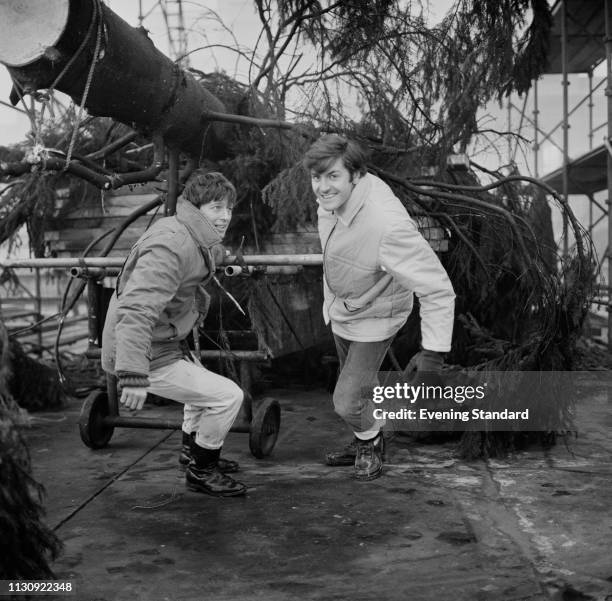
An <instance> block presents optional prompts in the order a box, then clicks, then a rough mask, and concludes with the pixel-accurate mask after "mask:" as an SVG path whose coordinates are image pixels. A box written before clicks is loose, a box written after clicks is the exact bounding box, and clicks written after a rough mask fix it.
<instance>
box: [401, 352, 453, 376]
mask: <svg viewBox="0 0 612 601" xmlns="http://www.w3.org/2000/svg"><path fill="white" fill-rule="evenodd" d="M443 365H444V357H443V356H442V353H437V352H436V351H426V350H422V351H419V352H418V353H417V354H416V355H414V356H413V357H412V359H410V362H409V363H408V365H407V367H406V370H405V371H404V374H405V375H412V374H414V373H415V372H435V373H437V372H439V371H441V370H442V366H443Z"/></svg>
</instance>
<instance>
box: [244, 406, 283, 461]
mask: <svg viewBox="0 0 612 601" xmlns="http://www.w3.org/2000/svg"><path fill="white" fill-rule="evenodd" d="M253 410H254V412H253V419H252V420H251V426H250V428H249V448H250V449H251V453H252V454H253V455H254V456H255V457H257V459H263V458H264V457H267V456H268V455H269V454H270V453H271V452H272V449H274V445H275V444H276V439H277V438H278V433H279V431H280V422H281V410H280V405H279V403H278V401H276V400H274V399H263V400H262V401H260V402H259V403H257V404H256V406H255V407H253Z"/></svg>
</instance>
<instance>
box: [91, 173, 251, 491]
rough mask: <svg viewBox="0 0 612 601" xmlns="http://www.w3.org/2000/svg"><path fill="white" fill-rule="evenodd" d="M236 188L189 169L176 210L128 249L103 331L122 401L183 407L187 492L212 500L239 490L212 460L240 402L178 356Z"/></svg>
mask: <svg viewBox="0 0 612 601" xmlns="http://www.w3.org/2000/svg"><path fill="white" fill-rule="evenodd" d="M235 201H236V190H235V188H234V186H233V185H232V184H231V182H229V181H228V180H227V179H226V178H225V177H224V176H223V175H222V174H221V173H216V172H205V171H202V170H198V171H196V172H195V173H194V174H193V175H192V176H191V178H190V179H189V181H188V182H187V184H186V186H185V189H184V191H183V194H182V196H181V197H179V199H178V202H177V207H176V215H174V216H172V217H164V218H162V219H160V220H158V221H157V222H156V223H155V224H154V225H153V226H152V227H151V228H150V229H148V230H147V231H146V232H145V233H144V234H143V235H142V236H141V237H140V239H139V240H138V241H137V242H136V244H135V245H134V246H133V248H132V250H131V251H130V254H129V256H128V258H127V260H126V262H125V264H124V265H123V268H122V270H121V273H120V274H119V277H118V278H117V286H116V290H115V292H114V294H113V296H112V298H111V301H110V303H109V307H108V313H107V316H106V322H105V325H104V333H103V337H102V367H103V368H104V370H105V371H107V372H109V373H112V374H116V376H117V378H118V382H119V388H120V390H121V397H120V403H121V404H122V405H124V406H125V407H126V408H128V409H133V410H138V409H141V408H142V406H143V405H144V402H145V400H146V398H147V394H148V393H154V394H157V395H160V396H163V397H165V398H168V399H172V400H174V401H178V402H180V403H183V404H184V410H183V427H182V430H183V450H182V453H181V458H180V461H181V463H188V464H189V465H188V466H187V469H186V472H185V478H186V483H187V486H188V488H190V489H191V490H195V491H198V492H203V493H206V494H210V495H214V496H223V497H226V496H238V495H244V494H245V492H246V486H245V485H244V484H242V483H240V482H237V481H236V480H234V479H233V478H231V477H230V476H228V475H227V474H228V473H231V472H236V471H238V464H237V463H236V462H235V461H229V460H227V459H222V458H220V453H221V447H222V445H223V441H224V440H225V437H226V435H227V433H228V431H229V429H230V427H231V426H232V424H233V422H234V419H235V418H236V415H237V414H238V411H239V409H240V406H241V403H242V401H243V398H244V393H243V391H242V389H241V388H240V387H239V386H238V385H237V384H236V383H234V382H233V381H232V380H230V379H228V378H225V377H223V376H220V375H218V374H215V373H213V372H211V371H209V370H207V369H206V368H205V367H203V366H202V365H201V364H200V362H199V357H197V358H196V359H197V361H194V360H193V357H191V356H189V355H188V354H187V353H185V351H184V348H185V343H184V341H185V338H186V337H187V336H188V335H189V333H190V332H191V331H192V328H193V327H194V325H195V324H196V323H197V322H198V321H199V320H201V319H203V317H204V316H205V315H206V312H207V311H208V305H209V301H210V297H209V295H208V294H207V292H206V291H205V290H204V285H205V284H206V283H207V282H208V281H209V280H210V279H211V278H212V277H213V276H214V271H215V262H216V260H218V259H219V258H220V256H221V253H222V252H223V248H222V246H221V241H222V240H223V236H224V235H225V232H226V230H227V227H228V226H229V223H230V220H231V217H232V210H233V207H234V203H235Z"/></svg>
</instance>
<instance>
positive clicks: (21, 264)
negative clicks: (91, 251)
mask: <svg viewBox="0 0 612 601" xmlns="http://www.w3.org/2000/svg"><path fill="white" fill-rule="evenodd" d="M124 261H125V257H83V258H80V259H77V258H72V257H67V258H62V259H0V267H12V268H14V269H17V268H26V267H60V268H65V269H70V268H72V267H83V268H85V267H87V268H92V267H101V268H105V267H121V266H122V265H123V263H124ZM236 261H237V259H236V257H235V256H232V255H229V256H227V257H225V258H224V259H223V261H222V262H221V265H230V264H232V263H236ZM242 261H243V262H244V263H245V264H247V265H304V266H313V265H322V264H323V255H322V254H296V255H289V254H278V255H244V257H242Z"/></svg>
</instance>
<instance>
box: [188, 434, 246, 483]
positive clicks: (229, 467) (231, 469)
mask: <svg viewBox="0 0 612 601" xmlns="http://www.w3.org/2000/svg"><path fill="white" fill-rule="evenodd" d="M195 434H196V433H195V432H192V433H191V434H187V432H183V440H182V444H181V451H180V453H179V465H180V466H181V467H183V468H186V467H187V466H188V465H189V462H190V461H191V446H190V445H191V439H192V438H195ZM217 467H218V468H219V471H221V472H223V473H224V474H234V473H236V472H237V471H239V470H240V464H239V463H238V462H237V461H232V460H231V459H224V458H223V457H219V459H218V461H217Z"/></svg>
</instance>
